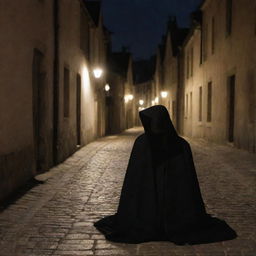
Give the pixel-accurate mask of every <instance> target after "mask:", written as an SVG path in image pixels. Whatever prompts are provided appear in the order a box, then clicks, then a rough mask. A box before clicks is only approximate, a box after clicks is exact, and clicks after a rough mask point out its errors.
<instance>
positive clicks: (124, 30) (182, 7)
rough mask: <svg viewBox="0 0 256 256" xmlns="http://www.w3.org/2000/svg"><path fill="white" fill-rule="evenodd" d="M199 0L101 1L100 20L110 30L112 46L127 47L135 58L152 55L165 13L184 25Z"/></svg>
mask: <svg viewBox="0 0 256 256" xmlns="http://www.w3.org/2000/svg"><path fill="white" fill-rule="evenodd" d="M201 2H202V0H102V7H103V15H104V23H105V25H106V27H107V28H108V29H109V30H110V31H112V32H113V33H114V34H113V35H112V39H113V49H114V50H116V51H117V50H120V49H121V47H122V46H123V45H124V46H128V47H129V48H130V51H131V52H132V53H133V56H134V57H135V58H136V59H140V58H148V57H149V56H151V55H152V54H155V52H156V47H157V45H158V44H159V42H160V41H161V37H162V35H163V34H164V33H165V32H166V23H167V20H168V16H170V15H176V16H177V20H178V24H179V25H180V26H182V27H188V26H189V24H190V13H191V12H192V11H194V10H195V9H196V8H197V7H198V6H199V4H200V3H201Z"/></svg>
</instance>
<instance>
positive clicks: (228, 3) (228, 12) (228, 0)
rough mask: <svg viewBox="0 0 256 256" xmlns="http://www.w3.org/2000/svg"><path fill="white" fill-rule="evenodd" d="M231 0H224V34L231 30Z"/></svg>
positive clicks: (229, 32) (228, 33)
mask: <svg viewBox="0 0 256 256" xmlns="http://www.w3.org/2000/svg"><path fill="white" fill-rule="evenodd" d="M232 8H233V0H226V35H230V34H231V32H232V19H233V12H232Z"/></svg>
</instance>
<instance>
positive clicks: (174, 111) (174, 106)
mask: <svg viewBox="0 0 256 256" xmlns="http://www.w3.org/2000/svg"><path fill="white" fill-rule="evenodd" d="M172 118H173V120H175V118H176V102H175V101H174V100H173V101H172Z"/></svg>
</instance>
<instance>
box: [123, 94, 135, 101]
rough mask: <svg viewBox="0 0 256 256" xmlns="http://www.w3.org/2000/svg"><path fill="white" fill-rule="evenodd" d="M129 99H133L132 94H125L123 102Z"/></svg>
mask: <svg viewBox="0 0 256 256" xmlns="http://www.w3.org/2000/svg"><path fill="white" fill-rule="evenodd" d="M130 100H133V95H132V94H127V95H125V96H124V101H125V103H128V102H129V101H130Z"/></svg>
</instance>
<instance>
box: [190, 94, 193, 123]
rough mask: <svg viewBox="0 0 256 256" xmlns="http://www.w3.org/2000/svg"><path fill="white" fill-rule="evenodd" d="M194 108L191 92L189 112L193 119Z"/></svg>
mask: <svg viewBox="0 0 256 256" xmlns="http://www.w3.org/2000/svg"><path fill="white" fill-rule="evenodd" d="M192 107H193V101H192V92H190V110H189V112H190V117H191V118H192V114H193V112H192Z"/></svg>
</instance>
